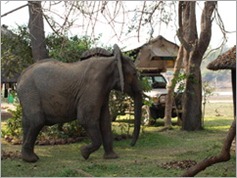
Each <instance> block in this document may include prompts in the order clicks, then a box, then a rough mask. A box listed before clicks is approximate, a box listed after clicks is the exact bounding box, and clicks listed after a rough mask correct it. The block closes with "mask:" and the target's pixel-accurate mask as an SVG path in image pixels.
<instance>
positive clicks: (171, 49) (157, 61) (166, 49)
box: [135, 36, 179, 72]
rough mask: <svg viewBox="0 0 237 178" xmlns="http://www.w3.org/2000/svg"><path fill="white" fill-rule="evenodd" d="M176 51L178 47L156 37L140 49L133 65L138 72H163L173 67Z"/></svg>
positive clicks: (162, 38) (160, 37)
mask: <svg viewBox="0 0 237 178" xmlns="http://www.w3.org/2000/svg"><path fill="white" fill-rule="evenodd" d="M178 50H179V46H178V45H176V44H175V43H172V42H170V41H168V40H167V39H165V38H164V37H163V36H158V37H157V38H155V39H154V40H151V41H150V42H148V43H146V44H144V45H143V46H141V47H140V51H139V54H138V57H137V59H136V61H135V65H136V67H137V68H138V69H140V70H157V71H160V72H165V71H166V68H168V67H173V65H174V61H175V59H176V56H177V53H178Z"/></svg>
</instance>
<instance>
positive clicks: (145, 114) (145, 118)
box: [142, 105, 151, 126]
mask: <svg viewBox="0 0 237 178" xmlns="http://www.w3.org/2000/svg"><path fill="white" fill-rule="evenodd" d="M142 124H143V125H146V126H149V125H151V113H150V108H149V106H147V105H143V106H142Z"/></svg>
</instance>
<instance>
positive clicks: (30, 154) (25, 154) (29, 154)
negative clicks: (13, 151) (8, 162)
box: [21, 150, 39, 163]
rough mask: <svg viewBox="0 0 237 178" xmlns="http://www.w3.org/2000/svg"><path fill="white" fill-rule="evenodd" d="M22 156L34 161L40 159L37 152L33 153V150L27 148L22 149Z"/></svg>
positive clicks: (24, 158) (25, 159)
mask: <svg viewBox="0 0 237 178" xmlns="http://www.w3.org/2000/svg"><path fill="white" fill-rule="evenodd" d="M21 157H22V159H23V160H24V161H27V162H32V163H33V162H36V161H38V159H39V157H38V156H37V155H36V154H35V153H33V152H32V151H26V150H22V152H21Z"/></svg>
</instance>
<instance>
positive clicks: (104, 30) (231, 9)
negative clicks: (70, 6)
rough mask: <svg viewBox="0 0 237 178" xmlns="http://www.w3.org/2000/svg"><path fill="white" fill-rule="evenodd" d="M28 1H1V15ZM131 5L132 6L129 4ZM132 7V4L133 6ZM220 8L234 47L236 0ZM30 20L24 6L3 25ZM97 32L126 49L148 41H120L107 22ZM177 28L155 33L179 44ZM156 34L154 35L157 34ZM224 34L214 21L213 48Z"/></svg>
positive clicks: (73, 31) (220, 3) (75, 30)
mask: <svg viewBox="0 0 237 178" xmlns="http://www.w3.org/2000/svg"><path fill="white" fill-rule="evenodd" d="M26 3H27V1H1V15H2V14H5V13H6V12H9V11H11V10H13V9H15V8H17V7H19V6H21V5H24V4H26ZM127 3H128V5H129V3H132V4H131V5H133V6H134V2H132V1H130V2H127ZM129 7H130V6H129ZM131 7H132V6H131ZM201 8H202V7H201V6H200V5H197V7H196V9H197V13H196V14H197V28H198V29H199V26H200V25H199V24H200V21H199V20H198V19H199V17H200V16H201V11H200V10H201ZM218 10H219V13H220V16H221V18H222V20H223V22H224V25H225V29H226V31H230V32H233V33H229V34H227V44H226V45H227V46H229V47H232V46H234V45H235V44H236V1H218ZM62 11H63V7H59V8H58V12H59V13H61V12H62ZM28 20H29V15H28V7H25V8H22V9H20V10H18V11H16V12H13V13H11V14H9V15H7V16H5V17H2V18H1V25H2V24H5V25H7V26H9V28H10V29H11V28H16V27H17V25H23V24H24V25H27V24H28ZM176 20H177V19H176ZM96 29H97V30H96V32H97V33H98V34H102V37H101V39H100V40H101V41H102V43H104V44H107V45H111V46H112V45H113V44H114V43H118V44H119V46H120V47H124V48H125V49H127V50H128V49H134V48H136V47H139V46H141V45H142V44H144V43H146V42H147V35H145V34H144V35H141V38H140V40H139V41H138V39H137V38H129V39H127V38H126V37H125V36H123V37H122V38H121V41H118V40H117V39H116V38H112V39H111V36H112V35H113V32H112V30H111V29H110V27H109V26H106V25H105V24H102V25H101V26H99V27H98V28H96ZM78 31H79V27H74V28H71V29H70V30H69V34H71V35H76V34H78ZM45 32H46V34H47V33H49V32H52V31H51V30H50V27H49V26H47V24H46V23H45ZM175 34H176V29H174V28H170V26H167V27H163V26H162V28H161V30H159V32H158V31H156V32H155V35H157V36H158V35H162V36H163V37H165V38H166V39H168V40H170V41H172V42H175V43H177V44H179V41H178V39H177V38H175ZM155 35H154V36H155ZM222 38H223V36H222V34H221V32H220V30H219V27H218V26H217V25H216V22H215V21H214V22H213V26H212V39H211V42H210V45H211V46H212V48H215V47H218V46H219V45H220V43H221V41H222Z"/></svg>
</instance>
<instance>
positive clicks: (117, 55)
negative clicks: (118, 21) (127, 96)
mask: <svg viewBox="0 0 237 178" xmlns="http://www.w3.org/2000/svg"><path fill="white" fill-rule="evenodd" d="M114 56H115V59H116V60H117V61H118V63H117V64H118V71H119V78H120V86H121V91H122V92H123V91H124V76H123V67H122V57H123V56H122V52H121V51H120V49H119V47H118V45H117V44H115V45H114Z"/></svg>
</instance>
